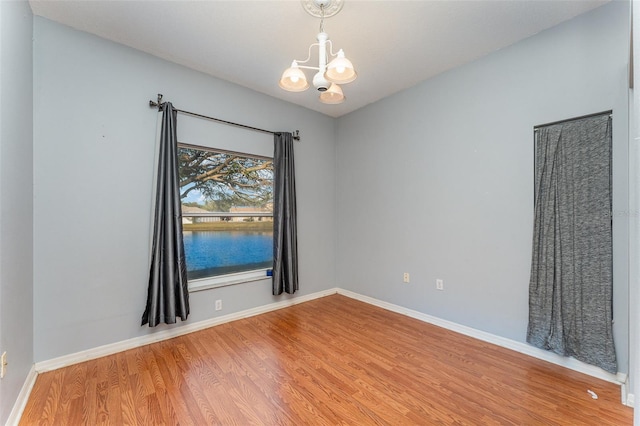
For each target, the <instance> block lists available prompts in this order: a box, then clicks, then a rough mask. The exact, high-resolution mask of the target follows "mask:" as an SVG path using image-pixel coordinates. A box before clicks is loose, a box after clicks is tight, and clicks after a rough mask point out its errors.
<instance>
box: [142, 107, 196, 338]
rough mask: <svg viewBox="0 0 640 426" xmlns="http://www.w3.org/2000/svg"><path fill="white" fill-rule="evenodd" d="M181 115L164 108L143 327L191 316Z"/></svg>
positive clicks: (172, 322)
mask: <svg viewBox="0 0 640 426" xmlns="http://www.w3.org/2000/svg"><path fill="white" fill-rule="evenodd" d="M176 116H177V112H176V111H175V110H174V109H173V106H172V105H171V103H170V102H165V103H164V104H162V131H161V134H160V154H159V161H158V179H157V184H156V204H155V222H154V229H153V246H152V249H151V269H150V272H149V289H148V294H147V306H146V309H145V311H144V314H143V315H142V325H145V324H147V323H148V324H149V326H150V327H155V326H157V325H158V324H160V323H166V324H174V323H175V322H176V317H180V319H182V320H183V321H184V320H186V319H187V317H188V316H189V287H188V283H187V263H186V261H185V256H184V243H183V241H182V210H181V204H180V186H179V175H178V138H177V135H176Z"/></svg>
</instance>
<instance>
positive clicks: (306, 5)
mask: <svg viewBox="0 0 640 426" xmlns="http://www.w3.org/2000/svg"><path fill="white" fill-rule="evenodd" d="M300 3H302V8H303V9H304V10H305V11H306V12H307V13H308V14H309V15H311V16H314V17H316V18H331V17H332V16H333V15H336V14H337V13H338V12H340V11H341V10H342V6H344V0H300Z"/></svg>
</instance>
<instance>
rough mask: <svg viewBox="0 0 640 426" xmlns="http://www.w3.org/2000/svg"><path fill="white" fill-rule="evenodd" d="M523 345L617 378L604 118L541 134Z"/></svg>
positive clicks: (607, 130) (566, 124)
mask: <svg viewBox="0 0 640 426" xmlns="http://www.w3.org/2000/svg"><path fill="white" fill-rule="evenodd" d="M535 158H536V168H535V180H536V185H535V188H536V194H535V219H534V235H533V259H532V265H531V281H530V286H529V327H528V331H527V342H529V343H530V344H532V345H534V346H537V347H539V348H542V349H546V350H550V351H553V352H555V353H557V354H560V355H564V356H571V357H574V358H576V359H578V360H580V361H583V362H586V363H589V364H592V365H595V366H598V367H600V368H602V369H604V370H606V371H608V372H610V373H616V371H617V365H616V353H615V348H614V342H613V325H612V313H613V312H612V297H613V274H612V264H613V254H612V252H613V249H612V231H611V209H612V205H611V117H610V115H609V114H605V115H598V116H595V117H588V118H582V119H576V120H572V121H568V122H564V123H561V124H555V125H549V126H547V127H542V128H540V129H539V130H538V132H537V137H536V151H535Z"/></svg>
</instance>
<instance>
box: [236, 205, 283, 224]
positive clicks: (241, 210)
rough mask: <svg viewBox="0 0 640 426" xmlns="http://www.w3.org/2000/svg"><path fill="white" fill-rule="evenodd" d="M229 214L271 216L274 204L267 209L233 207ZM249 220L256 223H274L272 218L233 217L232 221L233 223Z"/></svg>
mask: <svg viewBox="0 0 640 426" xmlns="http://www.w3.org/2000/svg"><path fill="white" fill-rule="evenodd" d="M229 213H267V214H269V215H271V214H272V213H273V204H268V205H267V207H262V208H260V207H249V206H238V207H236V206H233V207H231V208H230V209H229ZM247 219H249V220H251V219H253V220H254V221H256V222H263V221H273V217H271V216H257V217H255V216H253V217H251V216H245V217H242V216H232V217H231V221H232V222H246V221H247Z"/></svg>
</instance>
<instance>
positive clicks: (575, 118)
mask: <svg viewBox="0 0 640 426" xmlns="http://www.w3.org/2000/svg"><path fill="white" fill-rule="evenodd" d="M599 115H609V117H611V116H612V115H613V110H609V111H602V112H596V113H594V114H587V115H581V116H580V117H573V118H567V119H566V120H560V121H554V122H552V123H545V124H538V125H537V126H533V131H534V132H537V131H538V129H540V128H541V127H547V126H553V125H556V124H562V123H567V122H569V121H574V120H582V119H583V118H591V117H597V116H599Z"/></svg>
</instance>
